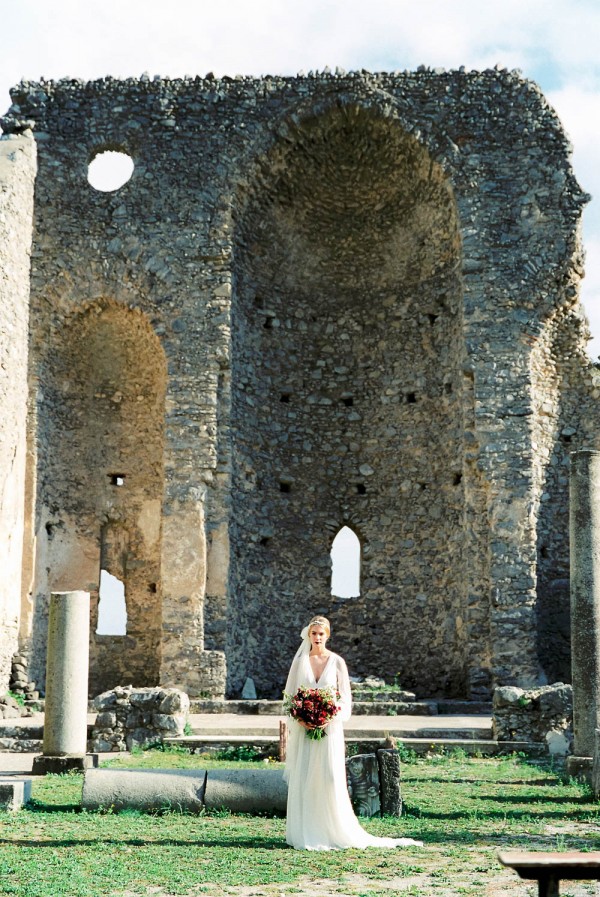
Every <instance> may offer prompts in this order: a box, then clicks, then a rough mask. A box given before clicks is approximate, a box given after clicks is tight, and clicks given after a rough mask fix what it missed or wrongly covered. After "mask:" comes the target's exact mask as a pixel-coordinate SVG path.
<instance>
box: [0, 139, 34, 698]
mask: <svg viewBox="0 0 600 897" xmlns="http://www.w3.org/2000/svg"><path fill="white" fill-rule="evenodd" d="M35 170H36V147H35V143H34V141H33V138H32V135H31V133H30V132H29V133H27V134H25V135H23V136H16V135H15V136H10V137H4V138H2V139H0V421H1V424H0V633H1V634H0V694H2V693H4V691H5V690H6V688H7V687H8V680H9V676H10V665H11V658H12V655H13V654H14V653H15V652H16V651H17V648H18V641H17V639H18V633H19V624H20V617H21V581H22V550H23V539H24V537H25V527H26V506H25V463H26V455H27V444H26V428H25V421H26V416H27V395H28V385H27V324H28V318H29V265H30V250H31V234H32V217H33V182H34V178H35ZM27 572H28V571H25V579H26V578H27Z"/></svg>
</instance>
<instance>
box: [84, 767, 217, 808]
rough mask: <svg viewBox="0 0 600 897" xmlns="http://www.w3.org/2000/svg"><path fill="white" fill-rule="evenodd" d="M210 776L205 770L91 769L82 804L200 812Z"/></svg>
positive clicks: (86, 775)
mask: <svg viewBox="0 0 600 897" xmlns="http://www.w3.org/2000/svg"><path fill="white" fill-rule="evenodd" d="M206 775H207V774H206V771H205V770H203V769H88V770H86V772H85V778H84V780H83V794H82V797H81V805H82V807H83V808H84V809H85V810H99V809H109V808H110V809H114V810H124V809H127V808H129V809H133V810H140V811H141V812H147V813H150V812H158V811H160V810H182V811H183V810H185V811H186V812H188V813H199V812H201V810H203V809H204V792H205V787H206Z"/></svg>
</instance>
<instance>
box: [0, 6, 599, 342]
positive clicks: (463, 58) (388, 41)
mask: <svg viewBox="0 0 600 897" xmlns="http://www.w3.org/2000/svg"><path fill="white" fill-rule="evenodd" d="M0 22H1V23H2V34H3V39H2V49H1V50H0V110H1V111H2V112H4V111H5V110H6V109H8V106H9V105H10V97H9V94H8V90H9V88H10V86H11V85H13V84H16V83H18V82H19V81H20V80H21V78H22V77H23V78H26V79H28V80H38V79H39V78H40V77H42V76H43V77H45V78H53V79H59V78H62V77H76V78H83V79H86V80H87V79H95V78H99V77H102V76H104V75H113V76H114V77H138V76H139V75H141V74H142V73H144V72H147V73H148V74H150V76H153V75H162V76H164V77H172V78H175V77H181V76H184V75H198V74H199V75H204V74H206V73H207V72H210V71H212V72H214V73H215V75H218V76H220V75H235V74H244V75H256V76H259V75H263V74H284V75H289V74H297V73H298V72H300V71H304V72H308V71H310V70H319V71H321V70H322V69H324V68H325V67H326V66H328V67H329V68H330V69H332V70H334V69H335V68H336V67H340V68H343V69H345V70H347V71H350V70H353V69H362V68H364V69H368V70H371V71H395V70H405V69H414V68H416V67H417V66H419V65H426V66H430V67H432V68H448V69H451V68H457V67H459V66H461V65H464V66H465V67H466V68H467V69H484V68H490V67H493V66H495V65H500V66H501V67H503V68H509V69H513V68H516V69H520V70H521V72H522V73H523V75H524V76H525V77H527V78H530V79H532V80H534V81H536V82H537V83H538V84H539V86H540V87H541V88H542V90H543V91H544V93H545V95H546V97H547V98H548V100H549V102H550V103H551V104H552V106H553V107H554V108H555V110H556V111H557V113H558V115H559V117H560V118H561V120H562V122H563V124H564V126H565V128H566V130H567V133H568V134H569V137H570V139H571V142H572V144H573V147H574V154H573V165H574V169H575V174H576V176H577V178H578V180H579V183H580V184H581V186H582V188H583V189H584V190H585V191H586V192H587V193H590V194H592V197H593V199H592V201H591V203H590V204H589V205H588V207H587V209H586V211H585V212H584V219H583V239H584V246H585V248H586V278H585V280H584V282H583V285H582V294H581V295H582V299H583V303H584V306H585V309H586V311H587V314H588V318H589V321H590V326H591V329H592V333H593V335H594V340H593V341H592V342H591V343H590V346H589V350H590V355H591V357H592V358H593V359H594V360H595V359H596V358H597V357H598V355H599V354H600V163H599V159H598V157H599V155H600V154H599V153H598V151H597V148H598V147H599V146H600V52H599V44H600V2H598V0H452V2H449V0H410V2H407V0H301V2H298V0H296V2H291V0H220V2H218V3H216V2H209V0H168V2H166V0H102V2H98V0H52V2H50V3H49V2H48V0H0Z"/></svg>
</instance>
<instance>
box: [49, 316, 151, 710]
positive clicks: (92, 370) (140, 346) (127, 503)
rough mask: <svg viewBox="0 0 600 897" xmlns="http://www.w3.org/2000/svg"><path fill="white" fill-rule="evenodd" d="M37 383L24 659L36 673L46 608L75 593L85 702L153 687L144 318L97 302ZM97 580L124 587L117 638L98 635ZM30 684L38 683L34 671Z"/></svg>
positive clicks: (62, 340) (59, 344) (58, 344)
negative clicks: (86, 659)
mask: <svg viewBox="0 0 600 897" xmlns="http://www.w3.org/2000/svg"><path fill="white" fill-rule="evenodd" d="M40 383H41V388H40V392H39V395H38V433H37V441H38V446H37V457H38V485H37V524H36V525H37V547H36V608H35V614H34V631H33V642H34V645H33V647H34V651H33V652H32V655H33V657H34V658H36V660H37V662H38V663H39V664H40V665H41V663H42V662H43V657H44V655H45V651H44V650H41V651H40V648H42V649H43V642H44V639H45V602H46V596H47V595H48V594H49V593H50V592H51V591H55V590H63V589H65V590H66V589H73V588H84V589H87V590H89V591H91V593H92V611H91V613H92V619H91V624H92V625H91V627H90V629H91V633H92V634H91V646H90V648H91V651H90V691H91V693H93V694H97V693H98V692H99V691H101V690H103V689H106V688H109V687H112V686H114V685H115V684H120V683H123V682H127V683H129V682H132V683H133V684H135V685H153V684H156V683H157V682H158V676H159V665H160V638H161V589H160V543H161V508H162V496H163V489H164V473H163V441H164V401H165V388H166V362H165V356H164V352H163V349H162V347H161V345H160V342H159V340H158V338H157V337H156V335H155V334H154V332H153V330H152V328H151V326H150V324H149V322H148V320H147V319H146V317H145V316H144V315H143V314H141V313H139V312H137V311H132V310H130V309H128V308H125V307H123V306H121V305H118V304H117V303H114V302H108V301H106V302H100V303H98V304H95V305H92V306H91V307H88V308H86V309H85V310H83V311H80V312H77V313H75V314H72V315H71V316H70V317H69V318H68V319H67V321H66V322H65V323H64V324H63V326H62V327H60V328H59V329H57V330H56V331H54V332H53V333H52V335H51V338H50V340H49V345H48V350H47V352H46V354H45V355H44V358H43V359H42V361H41V364H40ZM101 568H102V569H104V570H106V571H108V572H109V573H111V574H113V575H115V576H117V577H118V578H119V579H120V580H121V581H122V582H123V583H124V586H125V599H126V605H127V632H126V634H125V635H123V636H110V635H98V634H96V622H97V613H98V584H99V578H100V569H101ZM40 658H41V659H40ZM34 673H35V675H36V678H37V679H38V681H42V680H43V669H37V670H34Z"/></svg>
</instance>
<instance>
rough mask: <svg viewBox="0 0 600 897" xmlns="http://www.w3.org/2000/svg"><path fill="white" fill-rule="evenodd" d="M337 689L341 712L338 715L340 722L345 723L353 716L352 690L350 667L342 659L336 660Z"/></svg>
mask: <svg viewBox="0 0 600 897" xmlns="http://www.w3.org/2000/svg"><path fill="white" fill-rule="evenodd" d="M336 673H337V687H338V691H339V693H340V705H341V708H342V709H341V710H340V712H339V713H338V715H337V719H339V720H340V722H342V723H345V722H347V720H349V719H350V715H351V714H352V691H351V689H350V677H349V676H348V667H347V666H346V662H345V661H344V660H343V659H342V658H341V657H337V658H336Z"/></svg>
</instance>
